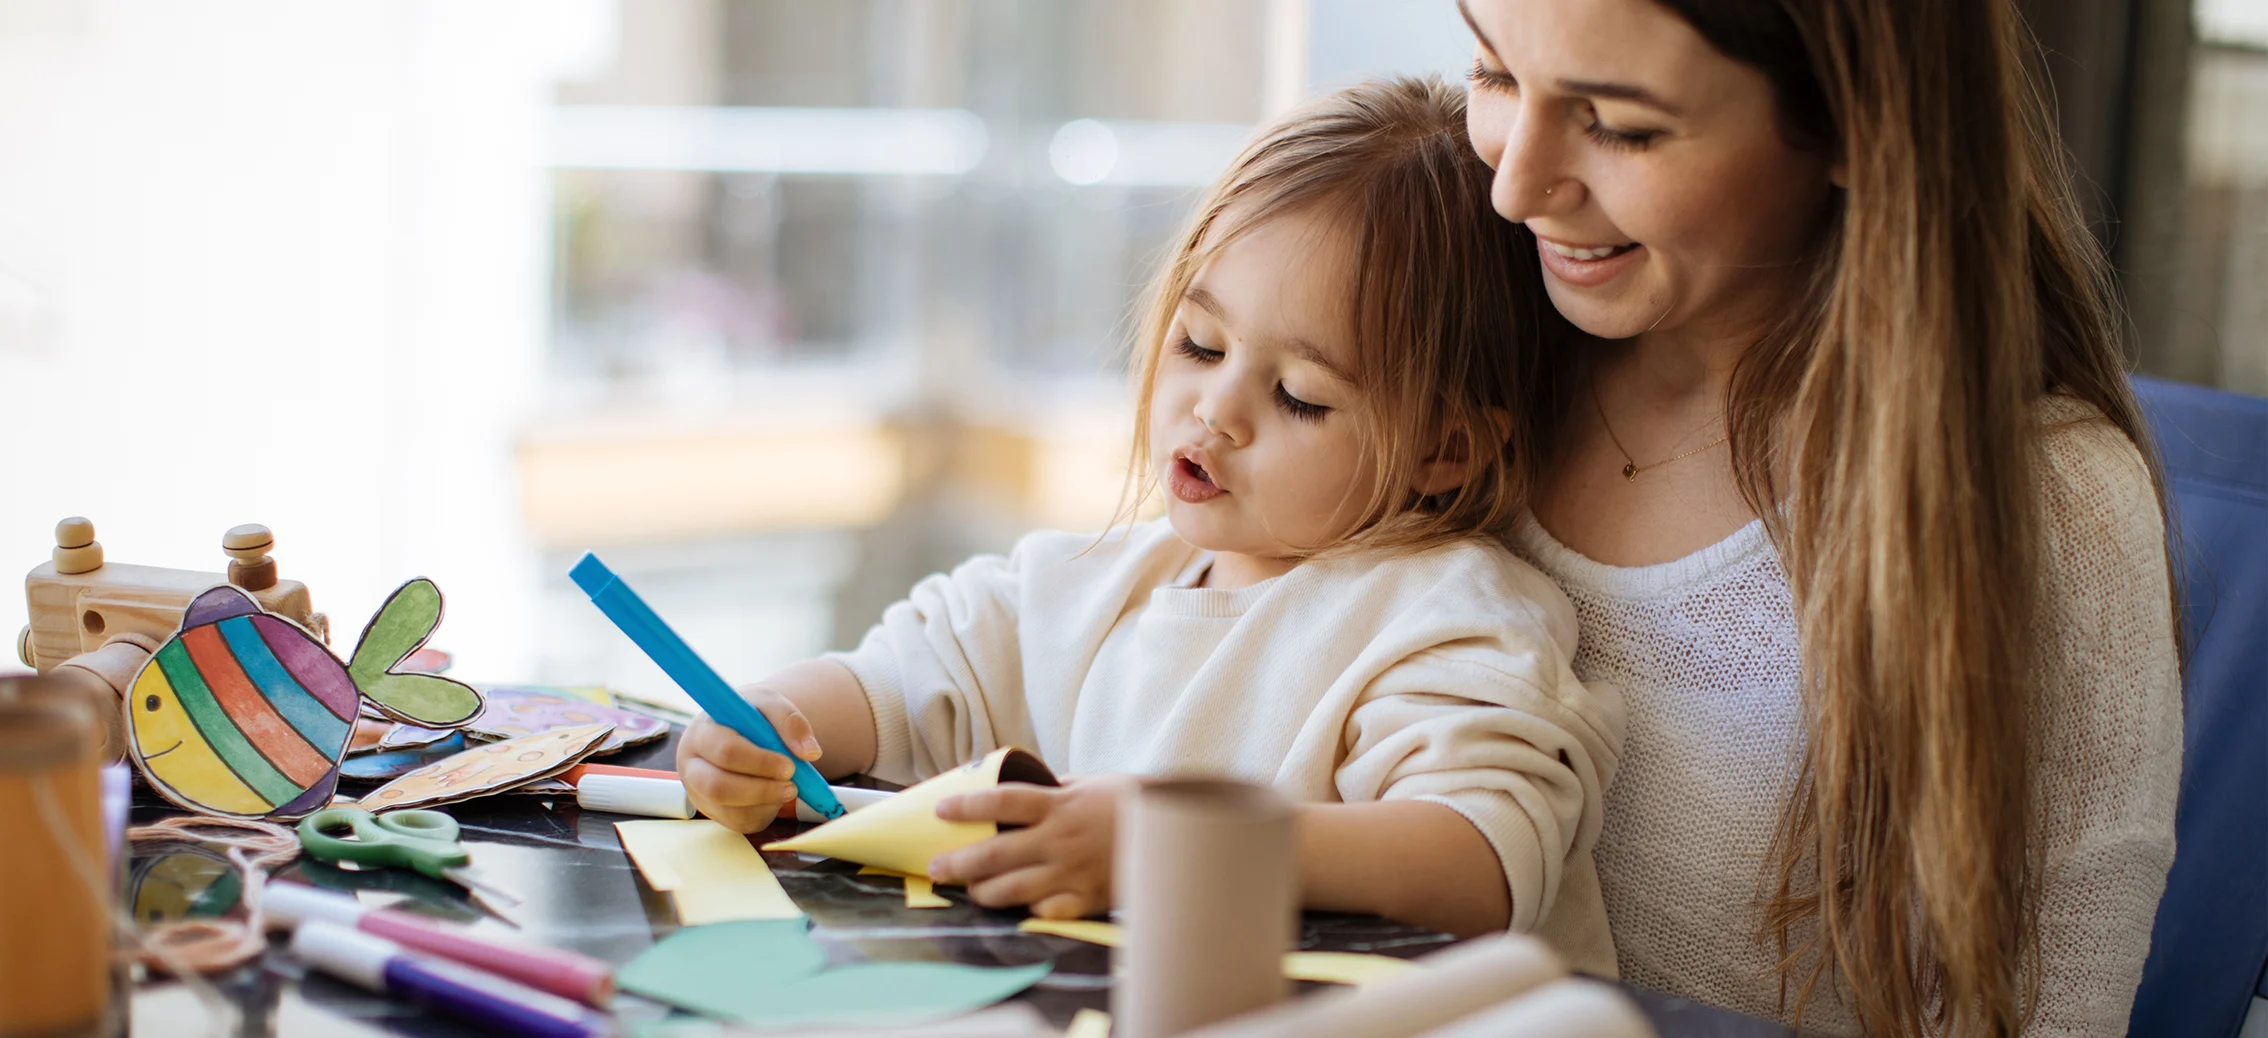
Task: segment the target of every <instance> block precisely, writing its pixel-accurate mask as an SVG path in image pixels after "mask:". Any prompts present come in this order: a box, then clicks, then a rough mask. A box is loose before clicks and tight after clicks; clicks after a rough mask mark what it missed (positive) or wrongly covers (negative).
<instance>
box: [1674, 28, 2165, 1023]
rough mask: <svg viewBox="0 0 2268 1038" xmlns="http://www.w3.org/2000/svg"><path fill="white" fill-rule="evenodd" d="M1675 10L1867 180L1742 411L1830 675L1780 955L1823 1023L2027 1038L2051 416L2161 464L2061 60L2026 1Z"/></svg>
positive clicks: (1839, 218) (1779, 856)
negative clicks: (2057, 397)
mask: <svg viewBox="0 0 2268 1038" xmlns="http://www.w3.org/2000/svg"><path fill="white" fill-rule="evenodd" d="M1661 2H1662V3H1663V4H1664V5H1665V6H1667V7H1668V8H1670V9H1671V10H1673V11H1676V12H1677V13H1678V14H1679V15H1680V16H1682V17H1683V18H1684V19H1685V20H1686V21H1687V22H1688V23H1690V24H1691V25H1692V26H1693V27H1694V29H1695V30H1696V31H1698V32H1699V33H1700V34H1701V35H1702V36H1703V37H1704V38H1706V39H1708V40H1709V42H1710V43H1711V44H1712V45H1714V46H1715V47H1716V48H1717V49H1718V50H1719V51H1721V52H1723V53H1724V54H1726V55H1727V56H1728V57H1731V58H1733V59H1734V60H1736V61H1741V62H1743V63H1746V64H1748V65H1750V66H1752V67H1755V68H1757V69H1758V70H1760V71H1761V72H1762V73H1763V74H1764V76H1765V77H1766V78H1767V79H1768V80H1769V81H1770V82H1771V83H1772V86H1773V89H1774V93H1775V95H1776V98H1777V101H1778V107H1779V115H1780V120H1781V124H1782V131H1783V136H1784V137H1785V138H1786V139H1787V140H1789V141H1790V142H1791V143H1794V144H1796V145H1798V146H1805V147H1817V148H1820V149H1821V150H1824V151H1827V152H1828V153H1830V154H1833V155H1835V156H1836V157H1837V158H1839V159H1841V160H1842V162H1843V163H1844V164H1845V166H1846V168H1847V170H1848V183H1849V188H1848V190H1847V191H1846V192H1845V193H1844V198H1843V200H1842V202H1841V205H1840V211H1839V212H1837V213H1835V214H1833V217H1832V219H1831V220H1830V221H1829V224H1828V227H1827V229H1826V233H1825V237H1824V240H1823V242H1822V244H1821V262H1820V263H1819V265H1818V267H1817V270H1816V276H1815V277H1814V278H1813V280H1812V282H1811V284H1810V286H1809V291H1808V293H1807V295H1806V297H1805V298H1804V299H1803V300H1802V301H1801V302H1800V303H1799V304H1798V305H1796V306H1794V307H1792V308H1791V309H1790V311H1789V315H1788V317H1787V319H1786V320H1785V321H1784V322H1783V323H1782V324H1781V325H1780V327H1778V328H1777V329H1774V330H1773V331H1772V332H1771V333H1770V334H1769V335H1767V336H1766V337H1765V338H1764V339H1763V340H1762V341H1761V342H1760V343H1758V344H1757V345H1756V347H1755V348H1753V349H1751V350H1750V351H1749V352H1748V354H1747V355H1745V356H1744V357H1743V359H1742V361H1741V364H1740V366H1739V368H1738V369H1737V370H1736V372H1735V374H1734V378H1733V384H1732V391H1731V400H1730V404H1729V409H1728V415H1729V419H1730V422H1731V434H1732V444H1733V466H1734V472H1735V474H1736V475H1737V476H1738V478H1739V479H1740V482H1741V486H1742V488H1743V490H1744V492H1745V493H1746V495H1747V497H1748V500H1749V502H1750V504H1751V506H1752V507H1754V508H1755V509H1756V511H1757V513H1758V514H1760V515H1762V516H1763V517H1764V521H1765V524H1766V526H1767V527H1768V528H1769V529H1770V531H1771V533H1772V536H1773V539H1774V541H1775V542H1776V543H1777V545H1778V547H1779V550H1780V556H1781V559H1782V562H1783V564H1784V565H1785V567H1786V570H1787V574H1788V583H1789V586H1790V589H1791V590H1792V592H1793V594H1794V598H1795V608H1796V626H1797V632H1798V638H1799V644H1800V647H1801V652H1802V662H1803V693H1804V704H1805V722H1806V723H1805V729H1806V745H1805V751H1804V757H1803V764H1802V772H1801V774H1800V776H1799V779H1798V784H1797V786H1796V788H1795V791H1794V795H1793V796H1792V797H1791V799H1790V800H1789V802H1788V804H1787V807H1786V810H1785V811H1784V813H1783V814H1782V816H1781V819H1780V825H1779V833H1778V838H1777V840H1776V845H1775V846H1774V848H1773V851H1772V875H1771V877H1770V881H1769V882H1770V884H1771V886H1770V892H1769V895H1768V898H1769V900H1768V903H1767V905H1766V925H1767V927H1768V931H1767V933H1766V935H1765V936H1766V937H1767V939H1770V940H1774V941H1776V942H1777V943H1778V945H1779V947H1780V949H1781V952H1782V965H1781V970H1782V973H1781V975H1782V977H1783V979H1784V981H1785V982H1787V983H1788V984H1789V985H1790V986H1792V987H1793V989H1794V995H1795V1002H1796V1004H1797V1005H1798V1006H1799V1007H1800V1006H1801V1005H1802V1004H1803V1003H1804V1001H1805V1000H1806V999H1807V998H1808V997H1809V996H1811V995H1812V994H1814V993H1815V992H1816V990H1817V988H1818V987H1819V986H1820V982H1821V981H1823V980H1829V979H1830V978H1832V979H1835V980H1840V981H1841V982H1842V986H1843V987H1844V988H1845V989H1846V990H1847V991H1848V992H1849V995H1850V997H1851V1002H1852V1005H1851V1008H1852V1009H1853V1010H1854V1011H1855V1012H1856V1015H1857V1017H1858V1019H1859V1022H1860V1025H1861V1026H1862V1028H1863V1029H1864V1030H1865V1032H1866V1033H1867V1034H1879V1035H1912V1034H1924V1033H1952V1034H1962V1035H2013V1034H2016V1033H2018V1032H2020V1031H2022V1030H2023V1029H2024V1027H2025V1024H2026V1021H2027V1020H2028V1018H2029V1016H2030V1013H2031V1009H2032V1004H2033V1002H2034V1000H2035V997H2036V991H2037V984H2038V968H2039V958H2040V946H2039V936H2038V930H2037V922H2036V913H2037V910H2038V901H2039V888H2040V877H2041V870H2042V863H2041V860H2040V851H2041V848H2040V846H2039V844H2038V842H2037V839H2036V837H2035V836H2034V835H2033V834H2034V832H2035V830H2034V829H2033V828H2032V818H2033V816H2034V814H2035V813H2036V811H2037V810H2038V807H2037V805H2035V804H2034V803H2033V802H2032V775H2031V761H2032V759H2033V757H2032V754H2033V751H2034V749H2035V748H2034V746H2033V745H2032V736H2033V733H2032V731H2031V727H2032V725H2031V722H2032V708H2033V705H2034V704H2035V703H2036V702H2038V700H2037V695H2038V693H2039V691H2040V690H2039V688H2038V660H2037V659H2036V657H2035V653H2034V650H2033V645H2034V644H2035V637H2036V633H2037V632H2036V628H2035V621H2036V620H2037V619H2038V616H2039V610H2040V599H2041V586H2042V577H2041V573H2040V570H2039V565H2040V562H2041V558H2040V548H2041V542H2042V540H2043V530H2042V518H2041V517H2042V514H2043V513H2042V501H2041V499H2040V493H2039V490H2038V487H2039V485H2040V476H2039V471H2040V466H2041V465H2042V464H2044V462H2043V460H2042V458H2041V454H2040V414H2039V405H2040V403H2041V401H2042V399H2043V397H2045V396H2046V395H2047V394H2050V393H2060V394H2068V395H2070V396H2072V397H2075V398H2077V399H2079V400H2082V401H2084V402H2086V403H2087V404H2089V405H2091V406H2092V407H2093V408H2094V409H2096V410H2097V411H2099V412H2101V414H2102V415H2103V417H2104V418H2106V419H2108V420H2109V422H2110V423H2111V424H2112V425H2114V426H2116V427H2117V428H2118V429H2119V430H2120V431H2122V432H2124V433H2125V434H2126V436H2127V437H2128V438H2129V439H2131V440H2133V441H2134V442H2135V443H2136V444H2138V445H2140V446H2141V447H2142V449H2143V450H2142V452H2143V456H2144V457H2145V458H2146V459H2147V458H2150V457H2151V456H2152V452H2151V450H2150V449H2149V441H2148V439H2147V437H2146V435H2145V433H2144V430H2143V426H2142V421H2141V417H2140V412H2139V410H2138V408H2137V407H2136V404H2135V400H2134V396H2133V393H2132V390H2131V389H2130V388H2129V386H2128V384H2127V381H2126V376H2125V373H2124V371H2123V370H2122V367H2123V365H2122V363H2121V360H2120V349H2119V340H2120V316H2119V312H2118V303H2117V295H2116V292H2115V290H2114V289H2113V287H2112V283H2111V279H2110V275H2109V273H2108V265H2107V264H2106V263H2105V261H2104V258H2103V255H2102V252H2101V250H2100V248H2099V247H2098V246H2097V245H2096V242H2095V240H2094V238H2093V236H2092V235H2090V234H2089V233H2088V231H2087V228H2086V225H2085V223H2084V222H2083V220H2082V219H2081V216H2080V212H2079V207H2078V205H2077V203H2076V200H2075V199H2074V197H2073V194H2072V176H2071V173H2070V171H2069V170H2068V169H2067V168H2066V167H2065V164H2064V153H2063V149H2062V146H2061V144H2060V142H2058V141H2057V140H2056V137H2055V132H2054V128H2053V121H2052V119H2051V118H2050V114H2049V107H2048V104H2047V100H2046V98H2045V97H2044V96H2043V94H2042V92H2041V90H2040V86H2039V83H2038V80H2037V69H2036V67H2035V63H2036V61H2037V59H2038V56H2039V55H2038V50H2037V45H2036V44H2035V43H2034V42H2033V40H2032V38H2031V35H2030V33H2029V32H2027V31H2026V30H2025V28H2024V26H2023V24H2022V22H2021V21H2020V19H2019V18H2018V15H2017V12H2016V9H2015V4H2014V3H2013V2H2011V0H1979V2H1962V3H1915V2H1913V0H1661ZM2152 478H2153V479H2154V480H2158V481H2159V492H2160V495H2161V501H2162V500H2163V482H2162V479H2159V477H2158V476H2157V474H2156V469H2155V466H2154V465H2153V467H2152ZM2177 629H2178V627H2177Z"/></svg>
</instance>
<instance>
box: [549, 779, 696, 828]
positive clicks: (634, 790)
mask: <svg viewBox="0 0 2268 1038" xmlns="http://www.w3.org/2000/svg"><path fill="white" fill-rule="evenodd" d="M575 802H576V803H577V804H580V805H582V807H583V810H586V811H612V812H614V813H615V814H619V815H639V816H642V817H645V818H691V817H693V802H692V801H691V800H690V799H687V798H686V796H685V783H683V782H679V781H678V780H676V779H674V778H666V779H662V778H637V777H634V776H630V775H584V776H583V781H582V782H580V783H578V784H577V785H576V786H575Z"/></svg>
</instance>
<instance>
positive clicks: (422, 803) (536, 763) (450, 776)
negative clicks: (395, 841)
mask: <svg viewBox="0 0 2268 1038" xmlns="http://www.w3.org/2000/svg"><path fill="white" fill-rule="evenodd" d="M610 730H611V729H609V728H608V726H606V725H603V724H587V725H583V726H581V727H578V728H561V729H559V730H557V731H550V732H541V733H538V734H536V735H524V736H521V737H520V738H517V739H506V740H504V741H503V742H492V743H483V744H481V745H479V746H474V747H472V748H470V749H467V750H465V751H464V752H462V753H459V754H457V755H455V756H453V757H446V758H443V759H441V760H437V761H434V762H433V763H431V764H428V765H426V766H424V767H422V768H419V769H417V770H416V771H413V772H410V773H409V774H407V775H404V776H402V777H400V778H398V779H395V780H393V781H392V782H388V783H386V784H385V785H383V786H380V787H378V788H377V789H374V790H371V791H370V793H369V794H368V795H366V796H364V797H362V798H361V800H360V801H358V802H359V803H360V804H361V805H362V806H363V807H365V808H368V809H369V810H371V811H391V810H394V809H396V808H404V807H430V806H433V805H435V804H450V803H455V802H457V801H459V800H470V799H472V798H474V797H480V796H487V795H488V794H491V793H500V792H503V791H505V790H508V789H511V788H513V787H515V786H519V785H522V784H524V783H527V782H529V781H532V780H534V779H539V778H549V777H551V776H552V775H555V774H558V773H559V772H562V771H565V770H567V769H568V768H571V767H574V766H575V763H576V762H577V761H580V760H582V759H583V758H584V757H587V756H590V754H591V751H592V750H593V749H595V748H596V747H597V746H598V745H599V744H600V743H601V742H602V741H604V740H605V739H606V733H607V732H608V731H610Z"/></svg>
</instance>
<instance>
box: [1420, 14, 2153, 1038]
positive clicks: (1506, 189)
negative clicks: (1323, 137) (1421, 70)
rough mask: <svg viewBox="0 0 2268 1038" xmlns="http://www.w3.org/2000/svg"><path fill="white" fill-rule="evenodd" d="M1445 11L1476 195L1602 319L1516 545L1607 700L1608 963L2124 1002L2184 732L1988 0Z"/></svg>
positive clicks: (1892, 1020) (1801, 1011)
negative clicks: (1613, 737) (1525, 237)
mask: <svg viewBox="0 0 2268 1038" xmlns="http://www.w3.org/2000/svg"><path fill="white" fill-rule="evenodd" d="M1462 6H1463V10H1464V12H1465V15H1466V20H1467V21H1468V22H1469V23H1470V24H1471V27H1472V30H1473V33H1474V36H1475V38H1476V41H1477V48H1476V56H1477V61H1476V63H1475V66H1474V71H1473V84H1472V98H1473V100H1472V104H1471V108H1470V123H1471V127H1472V137H1473V141H1474V146H1475V148H1477V149H1478V150H1479V151H1480V153H1481V157H1482V158H1484V159H1486V160H1487V161H1488V162H1489V163H1490V164H1491V165H1492V166H1494V167H1495V169H1496V181H1495V184H1494V190H1493V195H1492V198H1493V202H1494V205H1495V208H1496V210H1497V211H1498V213H1499V214H1501V215H1502V216H1503V217H1504V218H1506V219H1509V220H1513V221H1517V222H1521V223H1525V224H1526V225H1527V226H1528V227H1529V228H1530V229H1531V230H1533V231H1534V232H1535V233H1536V235H1537V237H1538V238H1539V239H1541V245H1540V252H1541V256H1542V259H1543V262H1544V266H1545V268H1546V275H1545V282H1546V287H1547V288H1548V289H1549V291H1550V294H1551V298H1552V300H1553V302H1554V304H1555V305H1557V306H1558V308H1559V310H1560V312H1561V313H1563V314H1564V315H1566V316H1567V317H1568V318H1569V319H1570V320H1571V321H1573V322H1574V323H1575V324H1576V325H1577V326H1579V327H1580V328H1581V329H1582V330H1583V331H1585V332H1587V333H1589V334H1590V335H1591V336H1594V337H1595V338H1596V340H1597V341H1594V342H1591V343H1589V344H1587V345H1586V346H1585V347H1584V348H1583V349H1581V350H1580V351H1578V353H1577V355H1575V356H1572V357H1571V358H1570V363H1569V364H1568V365H1567V369H1566V371H1565V373H1564V375H1565V380H1564V386H1565V390H1564V391H1563V392H1561V393H1560V394H1558V396H1559V399H1558V400H1557V404H1558V406H1557V409H1556V411H1555V412H1553V413H1550V414H1547V415H1545V416H1544V420H1546V421H1548V422H1549V426H1548V429H1547V431H1548V432H1549V433H1550V434H1551V435H1552V436H1553V437H1555V446H1554V449H1553V451H1552V453H1551V454H1550V456H1549V457H1548V458H1545V459H1543V460H1542V461H1541V462H1540V464H1541V466H1542V471H1541V472H1540V473H1539V482H1538V487H1539V490H1538V494H1537V496H1536V499H1535V504H1534V515H1533V520H1534V521H1533V522H1532V523H1529V524H1527V525H1526V526H1525V527H1523V529H1522V532H1521V534H1520V535H1519V538H1518V540H1519V547H1520V548H1521V550H1522V551H1523V553H1525V554H1527V555H1528V556H1529V557H1530V558H1531V559H1533V560H1534V561H1536V562H1537V563H1538V564H1540V565H1541V566H1542V568H1544V569H1545V570H1546V571H1547V572H1549V573H1551V574H1552V575H1553V576H1554V577H1556V578H1557V579H1559V580H1560V581H1561V583H1562V584H1563V585H1564V586H1565V587H1566V589H1567V591H1568V592H1569V594H1570V596H1571V597H1573V598H1574V600H1575V602H1576V606H1577V609H1578V612H1579V613H1580V614H1581V616H1582V620H1583V631H1582V641H1583V646H1582V649H1581V654H1580V655H1579V657H1578V660H1577V671H1578V673H1580V674H1581V675H1582V676H1583V677H1585V678H1587V679H1588V678H1602V679H1607V680H1613V681H1616V682H1618V683H1620V684H1621V685H1622V687H1623V691H1624V693H1625V695H1626V697H1627V699H1628V702H1629V710H1630V718H1629V723H1630V728H1629V737H1628V745H1627V748H1626V750H1625V754H1624V757H1623V764H1622V769H1621V771H1620V773H1619V774H1618V777H1617V778H1616V780H1615V785H1614V786H1613V787H1612V788H1611V789H1610V790H1609V792H1608V798H1607V814H1606V820H1605V830H1604V832H1603V834H1602V836H1601V838H1600V841H1599V846H1598V852H1597V860H1598V868H1599V873H1600V878H1601V886H1602V888H1603V892H1604V894H1605V898H1606V903H1607V908H1608V914H1609V919H1610V921H1611V922H1612V924H1613V931H1614V937H1615V941H1616V944H1617V946H1618V954H1619V958H1620V963H1621V970H1622V975H1623V977H1624V978H1625V979H1627V980H1630V981H1632V982H1635V983H1638V984H1642V985H1647V986H1652V987H1658V988H1663V989H1667V990H1670V991H1673V992H1677V993H1680V994H1684V995H1687V996H1690V997H1694V998H1697V999H1700V1000H1704V1001H1708V1002H1712V1003H1716V1004H1720V1005H1726V1006H1730V1007H1732V1008H1736V1009H1740V1010H1743V1011H1746V1012H1751V1013H1760V1014H1767V1015H1778V1016H1780V1017H1781V1018H1783V1019H1787V1020H1790V1021H1798V1022H1800V1024H1801V1025H1802V1026H1803V1027H1805V1028H1807V1029H1814V1030H1821V1031H1826V1032H1830V1033H1869V1034H1913V1033H1921V1032H1924V1031H1931V1032H1949V1033H1959V1034H1992V1035H1999V1034H2014V1033H2019V1032H2023V1033H2032V1034H2090V1035H2098V1034H2099V1035H2117V1034H2122V1033H2124V1031H2125V1024H2126V1018H2127V1012H2128V1009H2129V1006H2130V1004H2131V1002H2132V999H2133V996H2134V989H2135V985H2136V983H2137V981H2138V980H2139V978H2140V976H2141V969H2142V962H2143V959H2144V957H2145V955H2146V954H2147V952H2148V948H2149V935H2150V925H2151V920H2152V917H2153V915H2154V912H2155V909H2156V905H2157V901H2158V896H2159V894H2160V892H2161V890H2162V889H2163V886H2164V882H2165V873H2166V869H2167V867H2168V866H2169V864H2170V863H2171V861H2172V857H2173V818H2174V798H2175V787H2176V782H2177V779H2178V776H2179V770H2180V766H2181V723H2180V722H2181V718H2180V711H2181V706H2180V675H2179V662H2178V653H2177V649H2176V645H2175V640H2174V634H2173V631H2174V627H2173V622H2172V621H2173V605H2172V601H2171V592H2170V586H2169V579H2168V571H2167V564H2166V555H2165V550H2164V526H2163V509H2162V505H2161V498H2160V494H2159V490H2158V487H2157V478H2156V474H2155V472H2154V469H2153V467H2152V466H2151V464H2150V463H2149V461H2148V460H2147V458H2148V455H2147V453H2146V452H2144V451H2141V450H2138V445H2142V444H2143V443H2144V442H2145V441H2144V438H2143V433H2142V428H2141V424H2140V421H2139V419H2138V417H2137V411H2136V408H2135V404H2134V401H2133V399H2132V397H2131V395H2130V391H2129V389H2128V388H2127V384H2126V381H2125V377H2124V375H2123V373H2122V371H2121V369H2120V364H2119V358H2118V349H2117V333H2118V328H2119V323H2118V315H2117V313H2116V311H2115V304H2114V301H2113V296H2112V292H2111V290H2110V288H2109V286H2108V282H2107V280H2106V277H2105V274H2104V264H2103V261H2102V258H2101V255H2100V254H2099V252H2098V251H2097V250H2096V248H2095V245H2094V243H2093V241H2092V240H2091V239H2090V238H2089V237H2088V235H2087V232H2086V231H2085V229H2084V227H2083V226H2082V225H2081V223H2080V221H2079V219H2078V217H2077V215H2076V212H2077V211H2076V207H2075V206H2074V204H2073V201H2072V197H2071V188H2070V178H2069V177H2068V175H2067V174H2066V173H2065V171H2064V170H2063V168H2062V166H2061V153H2060V150H2059V146H2058V144H2057V143H2056V141H2055V140H2054V138H2053V135H2052V133H2051V131H2050V130H2049V128H2048V122H2047V118H2046V114H2045V106H2044V105H2043V103H2042V100H2041V97H2040V95H2039V92H2038V89H2037V87H2036V85H2035V84H2034V82H2033V81H2032V80H2031V79H2030V78H2029V75H2028V73H2027V71H2026V61H2027V57H2028V52H2027V49H2026V48H2028V47H2029V46H2030V42H2029V37H2028V35H2027V34H2026V32H2025V30H2024V29H2023V27H2022V26H2021V24H2020V23H2019V22H2018V20H2017V18H2016V15H2015V12H2014V10H2013V6H2012V4H2011V3H2009V2H2005V0H1993V2H1984V0H1976V2H1959V3H1939V2H1930V3H1917V2H1915V0H1660V2H1658V3H1657V2H1654V0H1463V5H1462ZM1821 876H1825V877H1830V878H1831V879H1832V882H1829V883H1826V884H1822V883H1820V882H1819V880H1818V877H1821Z"/></svg>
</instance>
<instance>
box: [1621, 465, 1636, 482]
mask: <svg viewBox="0 0 2268 1038" xmlns="http://www.w3.org/2000/svg"><path fill="white" fill-rule="evenodd" d="M1622 478H1624V479H1627V480H1629V481H1631V482H1632V483H1636V482H1638V463H1637V462H1634V461H1631V462H1624V463H1623V465H1622Z"/></svg>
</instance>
